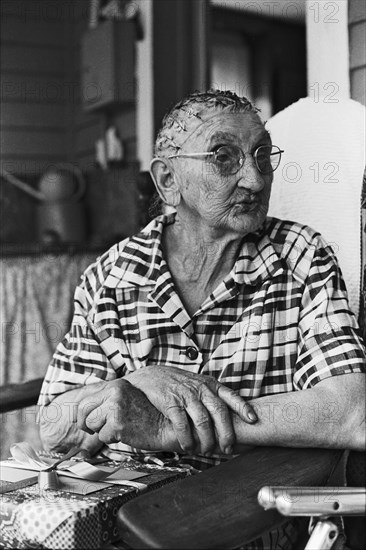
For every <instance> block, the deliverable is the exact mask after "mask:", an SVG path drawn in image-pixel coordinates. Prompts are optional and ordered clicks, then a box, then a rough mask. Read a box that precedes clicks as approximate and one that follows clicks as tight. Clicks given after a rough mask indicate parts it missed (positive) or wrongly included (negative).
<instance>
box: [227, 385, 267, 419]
mask: <svg viewBox="0 0 366 550" xmlns="http://www.w3.org/2000/svg"><path fill="white" fill-rule="evenodd" d="M217 395H218V396H219V397H220V399H222V400H223V402H224V403H226V404H227V406H228V407H230V409H231V410H233V411H234V412H235V413H236V414H237V415H239V417H240V418H241V419H242V420H244V422H246V423H247V424H255V422H257V421H258V417H257V415H256V412H255V410H254V408H253V407H252V405H250V403H248V401H245V399H244V398H243V397H240V395H239V394H238V393H237V392H235V391H234V390H231V389H230V388H227V387H226V386H223V385H222V384H219V386H218V388H217Z"/></svg>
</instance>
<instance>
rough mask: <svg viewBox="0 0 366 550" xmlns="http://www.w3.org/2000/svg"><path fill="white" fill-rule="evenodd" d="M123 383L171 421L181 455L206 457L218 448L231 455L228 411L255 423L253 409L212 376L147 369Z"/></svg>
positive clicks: (231, 434) (233, 440)
mask: <svg viewBox="0 0 366 550" xmlns="http://www.w3.org/2000/svg"><path fill="white" fill-rule="evenodd" d="M125 380H128V381H129V382H130V383H131V384H132V385H133V386H135V387H136V388H138V389H139V390H141V391H142V392H143V393H144V394H145V395H146V396H147V398H148V399H149V401H150V402H151V403H152V404H153V405H154V407H156V408H157V409H158V410H159V411H160V412H161V413H162V414H163V415H164V417H166V418H167V419H169V420H170V422H171V423H172V425H173V427H174V430H175V434H176V437H177V439H178V441H179V443H180V446H181V447H182V449H183V451H196V452H197V451H198V452H201V453H203V454H209V453H211V452H213V451H214V449H215V447H216V448H217V445H219V446H220V449H221V450H222V451H223V452H225V453H227V454H231V453H232V447H233V444H234V443H235V432H234V428H233V423H232V418H231V414H230V411H229V409H231V410H232V411H233V412H235V413H237V414H238V415H239V417H240V418H241V419H242V420H244V421H245V422H247V423H250V424H253V423H254V422H256V421H257V417H256V414H255V412H254V410H253V408H252V407H251V406H250V405H249V404H248V403H246V402H245V401H244V399H243V398H242V397H240V396H239V395H238V394H237V393H236V392H234V391H233V390H231V389H229V388H227V387H226V386H223V385H222V384H220V383H219V382H218V381H217V380H216V379H215V378H213V377H211V376H206V375H201V374H193V373H190V372H186V371H184V370H181V369H178V368H174V367H164V366H150V367H149V366H148V367H144V368H141V369H138V370H136V371H134V372H133V373H130V374H128V375H127V376H126V377H125ZM197 440H198V441H197ZM197 443H198V445H197Z"/></svg>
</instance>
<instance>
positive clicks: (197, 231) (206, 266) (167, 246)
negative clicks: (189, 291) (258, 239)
mask: <svg viewBox="0 0 366 550" xmlns="http://www.w3.org/2000/svg"><path fill="white" fill-rule="evenodd" d="M242 238H243V236H242V235H237V234H229V235H228V234H227V233H223V232H218V231H217V230H210V228H206V227H205V228H197V227H193V226H192V225H189V224H185V223H182V222H181V221H180V220H179V219H177V218H176V220H175V222H174V223H173V224H171V225H168V226H166V227H165V230H164V233H163V248H164V253H165V258H166V260H167V263H168V265H169V268H170V270H171V272H172V275H173V276H174V278H175V279H178V280H181V281H186V282H191V283H197V282H200V284H202V285H203V286H207V287H211V286H213V285H216V283H218V282H220V281H221V280H223V279H224V278H225V277H226V275H228V273H230V271H231V269H232V268H233V266H234V263H235V260H236V258H237V255H238V252H239V250H240V246H241V241H242Z"/></svg>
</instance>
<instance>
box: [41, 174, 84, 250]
mask: <svg viewBox="0 0 366 550" xmlns="http://www.w3.org/2000/svg"><path fill="white" fill-rule="evenodd" d="M38 187H39V192H40V193H41V194H42V199H41V201H40V202H39V204H38V206H37V234H38V239H39V240H40V241H41V242H43V243H46V244H56V243H65V242H72V243H82V242H85V239H86V223H85V211H84V208H83V204H82V202H81V200H80V199H81V198H82V196H83V194H84V192H85V180H84V178H83V176H82V173H81V171H80V170H79V169H77V168H76V167H75V166H73V165H67V164H57V165H55V166H53V167H51V168H49V169H48V170H46V172H45V173H44V174H43V175H42V177H41V179H40V182H39V186H38Z"/></svg>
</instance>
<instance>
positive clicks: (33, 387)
mask: <svg viewBox="0 0 366 550" xmlns="http://www.w3.org/2000/svg"><path fill="white" fill-rule="evenodd" d="M42 382H43V378H36V379H34V380H30V381H29V382H22V383H21V384H6V385H5V386H0V413H5V412H9V411H15V410H17V409H24V408H25V407H30V406H31V405H35V404H36V403H37V401H38V396H39V392H40V391H41V386H42Z"/></svg>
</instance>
